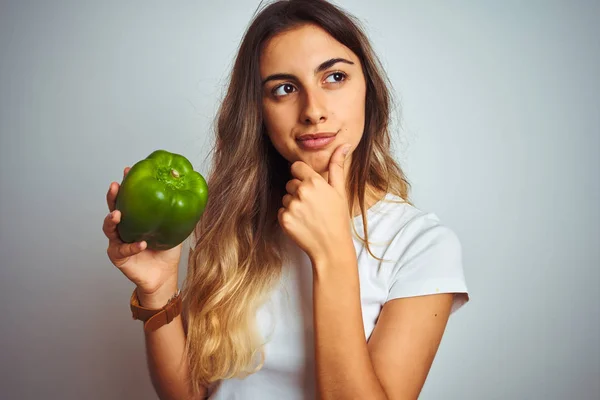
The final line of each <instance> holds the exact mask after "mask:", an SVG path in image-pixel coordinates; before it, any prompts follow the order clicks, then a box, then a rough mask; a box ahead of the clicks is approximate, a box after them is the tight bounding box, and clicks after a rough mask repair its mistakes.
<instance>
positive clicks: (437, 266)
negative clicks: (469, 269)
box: [387, 213, 469, 313]
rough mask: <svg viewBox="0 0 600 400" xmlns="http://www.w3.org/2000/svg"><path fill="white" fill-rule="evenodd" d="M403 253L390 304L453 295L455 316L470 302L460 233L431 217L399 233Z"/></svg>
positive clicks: (395, 269) (395, 270)
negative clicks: (433, 295)
mask: <svg viewBox="0 0 600 400" xmlns="http://www.w3.org/2000/svg"><path fill="white" fill-rule="evenodd" d="M399 235H400V236H402V239H400V240H398V243H397V245H400V246H401V247H402V248H403V250H402V251H401V253H400V255H399V257H398V259H397V261H396V262H395V264H394V266H393V268H392V273H391V280H390V286H389V295H388V298H387V300H388V301H389V300H392V299H397V298H403V297H413V296H423V295H429V294H436V293H453V294H454V302H453V304H452V313H453V312H455V311H456V310H458V309H459V308H460V307H462V306H463V305H464V304H465V303H467V302H468V301H469V293H468V289H467V285H466V281H465V276H464V271H463V262H462V245H461V242H460V240H459V238H458V236H457V235H456V233H455V232H454V231H453V230H452V229H450V228H449V227H447V226H445V225H443V224H442V223H441V222H440V221H439V219H438V218H437V216H436V215H435V214H432V213H429V214H425V215H422V216H420V217H418V218H417V219H416V220H415V221H411V222H410V223H408V224H407V226H406V227H405V228H404V229H402V230H401V232H400V233H399Z"/></svg>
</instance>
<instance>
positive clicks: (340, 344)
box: [313, 249, 386, 400]
mask: <svg viewBox="0 0 600 400" xmlns="http://www.w3.org/2000/svg"><path fill="white" fill-rule="evenodd" d="M352 250H353V249H352ZM334 263H335V264H334ZM357 268H358V267H357V262H356V257H355V254H354V251H348V252H345V253H343V254H342V256H341V257H340V256H338V257H337V258H336V259H335V261H330V260H324V261H321V262H318V263H317V264H315V265H314V268H313V270H314V271H315V273H314V274H313V277H314V281H313V306H314V327H315V352H316V354H315V357H316V373H317V376H316V378H317V391H318V394H319V398H320V399H322V400H329V399H373V400H376V399H386V395H385V392H384V390H383V388H382V387H381V385H380V383H379V380H378V379H377V376H376V374H375V371H374V369H373V365H372V364H371V359H370V356H369V351H368V348H367V341H366V338H365V334H364V327H363V320H362V309H361V302H360V284H359V278H358V272H357Z"/></svg>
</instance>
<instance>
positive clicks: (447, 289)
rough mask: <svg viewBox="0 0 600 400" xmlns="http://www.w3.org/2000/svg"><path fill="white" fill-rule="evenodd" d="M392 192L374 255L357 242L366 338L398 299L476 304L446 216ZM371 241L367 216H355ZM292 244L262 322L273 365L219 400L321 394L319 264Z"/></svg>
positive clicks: (215, 396) (374, 228)
mask: <svg viewBox="0 0 600 400" xmlns="http://www.w3.org/2000/svg"><path fill="white" fill-rule="evenodd" d="M385 200H393V201H402V199H401V198H400V197H398V196H395V195H392V194H389V193H388V194H387V195H386V196H385V198H384V200H381V201H379V202H377V203H376V204H374V205H373V206H372V207H371V208H370V209H368V210H367V220H368V229H369V242H370V247H371V251H372V252H373V254H375V255H376V256H377V257H379V258H384V259H385V260H386V261H383V262H380V261H379V260H377V259H375V258H373V257H372V256H371V255H370V254H369V252H368V250H367V249H366V247H365V246H364V245H363V244H362V242H361V241H360V240H359V239H358V238H357V237H355V238H354V246H355V249H356V254H357V258H358V273H359V278H360V297H361V303H362V315H363V322H364V329H365V337H366V338H367V340H368V338H369V337H370V335H371V332H372V331H373V329H374V327H375V323H376V321H377V317H378V316H379V313H380V311H381V308H382V307H383V305H384V304H385V303H386V302H387V301H388V300H391V299H395V298H400V297H411V296H419V295H426V294H434V293H455V295H454V303H453V306H452V312H455V311H456V310H457V309H458V308H460V307H461V306H462V305H463V304H465V303H466V302H467V301H468V300H469V295H468V292H467V285H466V282H465V278H464V273H463V265H462V248H461V243H460V241H459V239H458V237H457V236H456V234H455V233H454V232H453V231H452V230H451V229H450V228H448V227H446V226H444V225H443V224H442V223H441V222H440V220H439V218H438V217H437V216H436V215H435V214H433V213H428V212H423V211H421V210H419V209H417V208H415V207H413V206H411V205H409V204H407V203H402V204H399V203H394V202H389V201H385ZM353 219H354V224H355V226H356V230H357V231H358V233H359V234H360V235H361V237H363V238H364V227H363V224H362V218H361V216H360V215H358V216H356V217H354V218H353ZM285 245H286V246H287V247H286V249H287V251H288V252H289V253H288V255H289V262H286V263H284V264H283V271H282V279H281V281H280V283H279V286H278V287H277V288H276V290H275V291H274V292H273V294H272V297H271V298H270V300H269V302H267V304H265V305H264V306H263V307H262V308H261V309H260V310H259V312H258V315H257V322H258V325H259V329H260V332H261V333H262V335H263V338H264V339H265V342H266V343H267V344H266V345H265V364H264V365H263V367H262V369H261V370H260V371H258V372H256V373H254V374H252V375H250V376H248V377H246V378H245V379H237V378H234V379H228V380H223V381H219V382H216V383H215V384H213V385H211V387H210V388H209V394H210V399H211V400H234V399H244V400H255V399H256V400H259V399H260V400H270V399H273V400H281V399H286V400H307V399H313V398H316V395H315V361H314V331H313V302H312V299H313V298H312V290H313V288H312V266H311V263H310V259H309V258H308V256H307V255H306V253H305V252H304V251H303V250H302V249H300V248H299V247H298V246H297V245H296V244H295V243H294V242H293V241H292V240H291V239H289V238H288V239H286V241H285Z"/></svg>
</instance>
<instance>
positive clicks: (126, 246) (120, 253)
mask: <svg viewBox="0 0 600 400" xmlns="http://www.w3.org/2000/svg"><path fill="white" fill-rule="evenodd" d="M147 246H148V244H147V243H146V241H141V242H133V243H123V244H120V245H117V244H114V245H111V246H109V247H108V250H107V254H108V257H109V258H110V259H111V260H112V261H113V262H118V261H119V260H123V259H125V258H129V257H131V256H135V255H136V254H138V253H141V252H142V251H144V250H146V247H147Z"/></svg>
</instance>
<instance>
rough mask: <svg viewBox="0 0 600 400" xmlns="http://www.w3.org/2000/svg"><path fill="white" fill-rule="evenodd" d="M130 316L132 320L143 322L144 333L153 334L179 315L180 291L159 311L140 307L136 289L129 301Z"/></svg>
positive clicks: (180, 308)
mask: <svg viewBox="0 0 600 400" xmlns="http://www.w3.org/2000/svg"><path fill="white" fill-rule="evenodd" d="M129 305H130V308H131V316H132V318H133V319H134V320H136V319H137V320H140V321H144V331H145V332H154V331H155V330H157V329H158V328H160V327H161V326H163V325H166V324H169V323H170V322H171V321H173V320H174V319H175V317H177V316H178V315H179V314H181V310H182V305H181V290H180V289H178V290H177V292H176V293H175V294H174V295H173V296H172V297H171V298H170V299H169V301H168V302H167V304H165V306H163V307H162V308H159V309H151V308H146V307H142V306H141V305H140V300H139V298H138V296H137V288H136V289H134V290H133V293H132V294H131V299H130V301H129Z"/></svg>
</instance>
